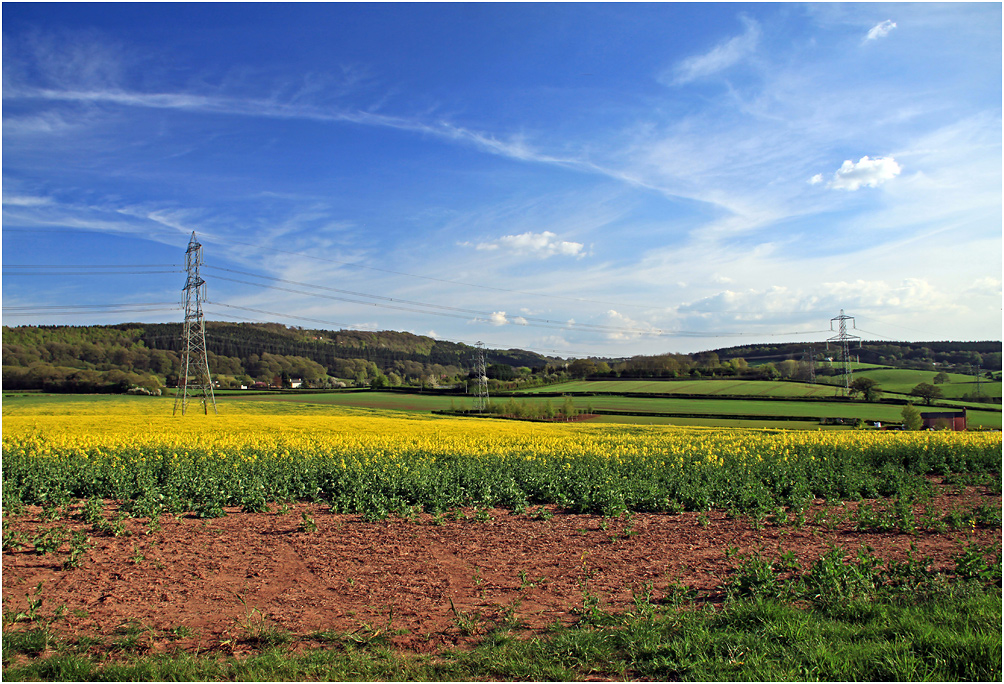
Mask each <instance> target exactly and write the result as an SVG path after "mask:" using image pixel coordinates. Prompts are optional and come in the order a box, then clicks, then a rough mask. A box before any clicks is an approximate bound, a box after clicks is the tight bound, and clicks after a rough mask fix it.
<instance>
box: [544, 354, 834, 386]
mask: <svg viewBox="0 0 1004 684" xmlns="http://www.w3.org/2000/svg"><path fill="white" fill-rule="evenodd" d="M545 370H549V368H545ZM813 370H815V374H816V375H832V374H836V373H837V372H838V371H837V370H836V369H833V368H827V367H821V366H818V365H816V366H815V368H813V364H810V363H809V361H808V360H798V361H796V360H794V359H786V360H784V361H781V362H779V363H773V362H768V363H763V364H756V365H754V364H751V363H748V362H747V361H746V360H745V359H742V358H738V357H737V358H733V359H728V360H725V361H723V360H721V359H720V358H719V357H718V354H716V353H715V352H701V353H699V354H658V355H654V356H634V357H631V358H630V359H624V360H619V361H615V360H609V361H608V360H603V359H597V358H592V359H576V360H575V361H572V362H571V363H569V364H567V367H566V368H565V372H566V373H567V374H568V375H569V376H570V377H573V378H667V379H671V378H726V377H739V378H743V379H745V380H775V379H778V378H781V379H785V380H809V379H810V378H811V376H812V373H813Z"/></svg>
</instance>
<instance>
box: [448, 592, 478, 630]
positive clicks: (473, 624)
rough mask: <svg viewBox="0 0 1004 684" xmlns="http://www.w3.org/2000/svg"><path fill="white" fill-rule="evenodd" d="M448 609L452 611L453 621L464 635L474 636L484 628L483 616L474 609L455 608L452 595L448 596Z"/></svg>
mask: <svg viewBox="0 0 1004 684" xmlns="http://www.w3.org/2000/svg"><path fill="white" fill-rule="evenodd" d="M450 611H451V612H452V613H453V623H454V624H455V625H456V626H457V629H459V630H460V633H461V634H463V635H464V636H474V635H475V634H480V633H481V632H483V631H484V630H485V624H484V618H483V616H482V615H481V614H480V613H478V612H476V611H471V612H467V611H462V610H457V606H456V605H455V604H454V603H453V597H452V596H451V597H450Z"/></svg>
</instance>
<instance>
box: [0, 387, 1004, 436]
mask: <svg viewBox="0 0 1004 684" xmlns="http://www.w3.org/2000/svg"><path fill="white" fill-rule="evenodd" d="M778 384H787V383H778ZM561 387H565V385H562V386H561ZM519 400H520V401H523V400H525V401H526V403H527V404H533V405H543V404H544V403H545V402H547V401H550V402H551V404H552V405H553V406H555V407H560V405H561V404H562V403H563V400H562V399H560V398H555V397H550V398H548V397H534V396H526V397H521V398H520V399H519ZM497 401H501V402H505V401H507V399H498V400H497ZM572 401H573V403H574V405H575V407H576V409H578V410H580V411H586V410H587V409H588V408H592V409H594V410H600V411H613V412H627V413H641V414H656V413H671V414H679V415H674V416H647V415H641V416H634V415H623V416H621V415H605V416H601V417H600V418H596V419H592V420H594V421H596V422H603V423H625V424H673V425H718V426H727V427H786V428H792V429H806V428H811V429H815V428H816V427H819V425H818V424H817V423H814V422H812V421H807V420H792V421H790V422H788V421H784V420H779V418H778V417H785V416H790V417H792V418H812V417H828V418H843V419H845V420H848V421H854V420H857V419H859V418H860V419H862V420H866V421H882V422H887V423H890V422H891V423H898V422H900V420H901V418H902V407H900V406H896V405H888V404H876V403H864V402H826V401H813V402H797V401H770V400H756V401H744V400H742V399H740V398H734V399H730V398H716V399H712V398H707V399H704V398H700V399H694V398H679V399H677V398H672V397H651V398H646V397H622V396H615V395H611V396H603V395H598V396H593V397H573V398H572ZM217 405H218V409H219V413H220V414H221V415H233V414H244V413H253V412H258V411H265V412H267V413H271V414H287V413H288V414H294V413H297V414H300V413H310V414H317V415H321V414H327V413H331V412H333V411H335V412H339V413H342V412H343V411H349V412H359V413H365V412H372V411H378V412H380V411H405V412H412V413H416V412H417V413H428V412H431V411H437V410H438V411H444V410H449V409H450V408H458V409H459V408H465V407H466V408H468V409H469V408H472V406H473V399H472V398H471V397H467V398H463V397H456V398H454V397H449V396H440V395H427V394H426V395H422V394H401V393H397V392H350V393H338V392H332V393H328V394H278V393H276V394H269V395H246V396H221V397H218V398H217ZM115 406H118V407H121V408H128V410H129V411H130V412H140V413H144V414H148V415H170V414H171V412H172V410H173V408H174V398H173V397H144V396H126V395H101V394H94V395H44V394H25V395H5V396H4V403H3V413H4V415H19V414H23V413H32V414H36V415H59V414H63V413H71V414H74V415H98V414H102V413H104V412H105V411H107V410H108V409H109V407H115ZM201 410H202V407H201V405H200V404H199V403H198V402H197V401H195V402H192V403H191V404H189V408H188V411H189V412H200V411H201ZM737 415H738V416H765V418H763V419H762V420H761V419H756V418H730V416H737ZM718 416H721V417H720V418H719V417H718ZM968 416H969V424H970V426H971V427H984V428H996V429H1000V428H1001V414H1000V412H994V411H978V410H970V411H969V412H968Z"/></svg>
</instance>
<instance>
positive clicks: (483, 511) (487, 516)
mask: <svg viewBox="0 0 1004 684" xmlns="http://www.w3.org/2000/svg"><path fill="white" fill-rule="evenodd" d="M474 519H475V520H476V521H478V522H488V521H490V520H494V518H492V514H491V513H489V512H488V509H487V508H476V509H474Z"/></svg>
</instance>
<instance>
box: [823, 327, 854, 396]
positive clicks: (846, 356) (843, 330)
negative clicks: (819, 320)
mask: <svg viewBox="0 0 1004 684" xmlns="http://www.w3.org/2000/svg"><path fill="white" fill-rule="evenodd" d="M833 321H838V323H839V328H838V330H837V334H836V335H834V336H833V337H830V338H828V339H827V340H826V348H827V349H829V348H830V342H839V343H840V353H841V358H842V359H843V361H844V391H845V392H847V393H850V390H851V373H852V371H851V352H850V345H849V344H848V342H849V341H850V340H857V341H858V346H859V347H860V346H861V338H860V337H858V336H857V335H849V334H848V333H847V321H850V322H851V327H853V328H854V329H857V327H858V326H857V324H855V322H854V316H845V315H844V310H843V309H841V310H840V315H839V316H837V317H836V318H831V319H830V330H833Z"/></svg>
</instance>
